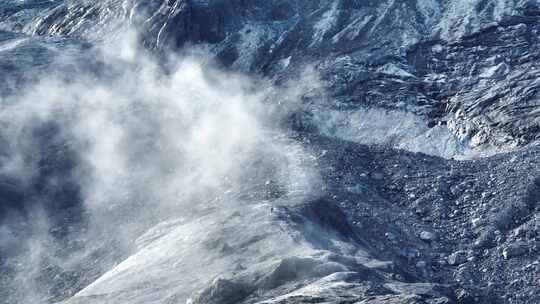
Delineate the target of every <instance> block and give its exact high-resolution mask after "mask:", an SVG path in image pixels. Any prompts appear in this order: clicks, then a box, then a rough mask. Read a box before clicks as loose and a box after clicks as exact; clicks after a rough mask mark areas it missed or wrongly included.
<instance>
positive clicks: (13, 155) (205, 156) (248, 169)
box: [0, 33, 320, 303]
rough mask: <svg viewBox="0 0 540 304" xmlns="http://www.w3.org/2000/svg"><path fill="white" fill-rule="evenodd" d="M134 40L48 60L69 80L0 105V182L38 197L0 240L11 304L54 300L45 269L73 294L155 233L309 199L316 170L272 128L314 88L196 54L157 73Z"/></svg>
mask: <svg viewBox="0 0 540 304" xmlns="http://www.w3.org/2000/svg"><path fill="white" fill-rule="evenodd" d="M137 41H138V39H137V35H136V34H134V33H127V34H125V37H124V38H123V39H122V41H121V43H118V42H116V43H114V44H108V45H103V46H101V47H99V48H97V49H95V50H93V52H95V54H96V62H95V63H94V62H89V63H88V64H87V65H81V64H80V63H77V62H76V61H73V62H71V60H72V59H71V58H69V57H64V58H60V59H59V60H61V62H60V64H59V65H61V66H62V67H66V66H68V67H69V72H66V71H65V70H61V69H58V70H54V71H51V72H50V73H48V74H47V75H46V76H44V77H41V78H40V79H39V80H38V81H37V82H36V83H32V84H30V85H27V87H25V89H24V90H22V91H21V92H23V93H19V94H17V95H16V96H9V97H5V98H4V100H2V101H1V102H2V104H3V105H4V106H3V108H2V109H1V110H0V125H2V129H1V130H0V139H1V141H2V143H3V146H4V147H5V151H6V152H5V153H3V154H2V155H1V156H0V157H1V158H0V174H1V175H2V176H6V177H9V178H10V179H12V180H13V181H14V182H15V183H18V184H21V185H25V187H26V189H38V190H36V191H32V193H31V194H30V195H28V196H29V197H31V201H32V203H30V204H26V205H25V206H24V208H22V209H23V211H21V212H13V213H10V214H9V215H8V216H6V218H5V220H4V221H3V222H2V226H1V227H0V233H1V234H2V237H1V238H0V240H1V241H0V250H2V251H5V252H8V250H11V249H12V248H17V249H16V250H13V252H12V253H10V254H9V256H10V257H11V258H10V259H11V260H10V261H12V262H11V264H10V265H14V266H13V267H12V269H13V271H14V273H15V274H14V281H13V282H14V283H13V284H12V285H13V286H12V288H14V289H15V290H16V292H15V293H14V294H17V296H18V297H19V298H18V299H17V300H19V301H20V302H22V303H40V302H49V301H51V300H55V301H56V300H60V299H62V298H64V297H65V296H67V295H58V294H55V288H56V287H55V286H54V282H51V281H50V280H49V278H48V277H47V276H46V275H44V274H43V272H44V269H45V272H46V269H47V267H53V268H57V269H60V272H61V273H69V272H70V271H72V272H76V273H77V275H76V276H77V279H76V280H74V281H77V282H78V283H77V284H75V285H74V286H73V288H72V291H78V290H79V289H81V288H82V287H84V286H86V285H87V284H88V283H90V282H91V281H92V280H94V279H96V278H97V277H98V276H99V275H100V274H102V273H104V272H105V271H106V270H108V269H110V268H111V267H113V266H114V265H115V264H116V263H117V262H119V261H120V260H121V259H123V258H125V257H126V256H128V255H129V254H130V253H131V252H132V251H133V250H134V248H135V247H136V244H135V242H134V240H135V239H136V238H137V237H139V236H140V235H142V234H143V233H144V232H146V231H147V230H148V229H150V228H151V227H152V226H154V225H156V224H157V223H160V222H164V221H167V220H175V219H179V218H197V217H199V216H201V214H208V212H212V214H215V216H217V217H219V216H220V214H221V212H222V211H220V210H228V209H231V208H233V207H234V208H237V207H241V206H242V204H248V203H249V201H253V199H254V198H255V199H257V200H259V201H263V202H268V203H269V204H271V202H272V200H273V199H276V198H279V197H284V196H294V195H307V194H309V195H317V192H318V191H319V190H320V189H318V187H319V186H318V182H317V181H318V179H319V178H318V176H317V173H316V170H315V168H316V159H315V158H314V157H313V156H312V155H310V154H309V152H308V151H305V150H304V148H303V146H302V144H301V143H298V142H296V141H295V140H293V139H291V137H290V136H289V134H288V131H286V127H285V125H286V123H287V119H288V117H289V116H290V115H291V114H292V113H294V111H297V110H298V109H299V107H300V106H301V96H302V94H305V93H306V92H308V91H309V90H311V89H313V88H315V87H316V86H317V83H316V77H314V76H313V75H311V74H306V75H303V77H302V79H299V80H298V81H297V82H294V83H288V84H285V85H283V86H281V87H276V86H274V85H273V84H272V83H271V82H270V81H268V80H265V79H260V78H253V77H248V76H246V75H241V74H238V73H233V72H230V71H225V70H224V69H223V68H219V67H217V66H216V65H215V64H214V63H212V60H210V59H208V57H207V56H205V55H204V54H201V53H197V54H195V53H193V52H191V53H189V52H188V53H187V54H188V55H184V56H181V57H179V56H173V55H169V56H166V60H163V59H160V60H157V59H156V58H155V57H153V56H151V55H149V54H147V53H146V52H145V51H144V50H143V49H141V48H139V47H138V44H137ZM163 62H166V64H164V63H163ZM96 66H97V67H99V68H96ZM306 73H308V72H306ZM309 73H311V72H309ZM247 194H248V195H247ZM223 197H228V198H232V199H227V200H224V199H223ZM231 204H234V205H236V206H232V205H231ZM56 211H58V212H59V213H60V212H65V214H64V213H62V214H55V212H56ZM59 218H60V219H59ZM21 222H24V223H25V224H24V225H23V226H24V228H23V229H20V230H21V231H24V233H25V237H24V241H23V242H20V241H17V244H16V246H15V245H14V242H15V240H16V239H22V238H21V233H22V232H20V231H17V230H19V228H18V227H19V226H20V225H21ZM207 229H208V230H209V231H213V230H212V229H214V228H213V227H208V228H207ZM214 232H215V233H216V234H219V231H218V230H217V229H216V230H215V231H214ZM10 248H11V249H10ZM98 253H99V254H98ZM201 254H203V253H201ZM94 255H95V256H99V258H97V259H96V261H95V262H94V263H93V264H91V265H90V267H88V266H84V267H83V266H81V265H85V264H88V260H91V259H93V256H94ZM8 264H9V263H8ZM44 265H45V266H44ZM81 267H83V268H84V269H83V271H80V268H81ZM81 273H82V275H81ZM56 279H57V278H56Z"/></svg>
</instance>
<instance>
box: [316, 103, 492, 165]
mask: <svg viewBox="0 0 540 304" xmlns="http://www.w3.org/2000/svg"><path fill="white" fill-rule="evenodd" d="M313 112H314V118H313V119H314V123H315V124H316V125H317V127H318V128H319V132H320V133H321V134H323V135H325V136H331V137H337V138H340V139H344V140H349V141H354V142H357V143H361V144H368V145H373V144H375V145H389V146H392V147H394V148H398V149H403V150H407V151H411V152H420V153H425V154H428V155H434V156H439V157H444V158H456V159H470V158H475V157H484V156H489V155H493V154H495V153H497V151H499V150H496V149H491V148H490V147H482V149H477V148H476V147H475V146H474V145H473V144H472V143H471V140H470V137H469V133H468V132H467V131H466V130H465V129H463V132H462V133H460V132H459V130H461V128H465V126H464V125H463V126H462V125H456V124H453V123H452V122H453V121H454V120H450V122H449V126H445V125H437V126H434V127H432V128H429V127H428V126H427V125H426V122H425V119H424V118H422V117H420V116H416V115H415V114H413V113H409V112H403V111H398V110H384V109H376V108H372V109H364V108H360V109H357V110H350V111H343V110H339V111H338V110H334V109H328V108H325V107H320V108H317V109H314V110H313ZM456 134H457V135H456ZM499 152H500V151H499Z"/></svg>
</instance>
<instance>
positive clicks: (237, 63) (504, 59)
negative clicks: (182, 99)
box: [0, 0, 540, 304]
mask: <svg viewBox="0 0 540 304" xmlns="http://www.w3.org/2000/svg"><path fill="white" fill-rule="evenodd" d="M130 30H133V31H136V32H137V33H138V34H139V36H138V37H136V39H137V43H139V44H140V45H142V46H144V48H145V49H146V50H148V51H149V52H151V53H152V54H155V55H156V57H158V58H160V59H162V61H163V62H167V56H169V55H170V54H171V53H173V54H177V55H178V54H181V55H185V54H200V53H204V54H207V55H210V56H211V57H212V59H214V60H215V61H217V62H218V63H219V64H220V65H221V66H222V67H223V69H224V70H234V71H241V72H243V73H246V74H250V75H256V76H257V77H264V78H266V79H269V80H270V81H269V82H271V83H272V84H274V85H276V86H284V87H286V86H287V85H288V83H289V82H290V81H291V80H294V79H298V78H301V79H303V80H304V83H305V84H306V87H307V88H308V89H307V90H306V92H302V94H301V98H300V100H301V104H300V105H295V108H294V111H293V112H292V113H289V114H288V116H287V117H286V124H285V126H284V127H283V128H285V129H286V130H285V132H284V133H285V134H286V137H287V138H289V139H291V140H294V141H295V142H297V143H298V144H299V145H300V146H301V147H302V149H304V150H306V151H309V153H310V154H309V155H308V156H306V157H305V158H301V159H300V160H299V161H300V162H301V163H309V164H311V163H312V162H313V163H316V165H313V166H314V167H315V169H316V170H317V174H318V175H320V179H321V180H320V185H319V184H316V188H317V191H316V192H317V193H314V192H313V190H309V191H308V190H305V189H304V190H302V191H297V192H290V191H289V192H287V191H286V190H284V189H283V188H284V186H283V185H282V184H280V183H279V182H277V181H276V178H275V177H276V175H278V174H277V173H276V172H275V171H276V169H275V167H277V166H273V165H272V163H280V162H284V160H282V159H279V158H278V159H275V158H273V157H268V159H269V160H268V161H263V160H260V159H258V160H257V161H255V162H253V163H249V164H246V165H245V167H246V168H247V169H246V170H247V171H248V172H249V174H246V176H245V187H244V188H242V189H234V191H232V192H226V193H224V194H223V195H222V196H219V197H218V198H216V200H217V201H219V202H220V203H221V204H223V205H226V206H230V208H229V209H228V210H224V211H223V210H221V209H220V211H219V212H218V211H216V210H215V209H216V208H214V207H213V206H212V205H208V206H207V205H204V204H203V206H205V207H204V208H203V207H201V210H197V212H193V214H190V215H191V216H192V218H189V216H186V218H182V219H181V220H178V219H176V220H170V219H169V220H168V221H164V222H160V221H157V222H152V221H150V220H149V222H148V223H145V225H146V226H144V229H141V230H142V231H138V230H137V231H131V232H130V234H129V238H128V240H125V238H126V237H125V236H124V235H118V236H116V235H115V236H114V237H111V238H109V237H107V238H105V237H103V240H102V236H105V235H106V234H107V232H106V231H101V232H100V233H103V234H102V235H100V234H98V235H91V236H87V235H85V238H80V237H79V236H80V235H84V233H83V234H79V232H81V231H85V229H88V224H87V223H86V222H85V215H86V213H87V212H88V210H86V207H85V206H84V205H83V204H82V202H81V198H80V196H81V192H84V190H85V189H80V188H79V187H80V185H79V184H77V183H74V182H73V179H77V178H80V176H81V171H80V168H78V167H77V166H76V165H75V164H77V163H78V162H80V159H79V158H81V157H84V155H82V156H81V155H76V153H74V152H73V151H72V150H70V147H73V143H72V142H71V141H72V139H71V138H69V136H68V137H66V136H65V134H64V133H63V132H62V130H58V127H57V126H54V125H45V126H44V127H42V128H38V130H37V131H34V130H30V131H28V130H26V131H25V130H23V131H21V134H27V133H30V134H31V138H32V139H33V141H35V142H36V147H39V149H37V148H36V149H35V151H36V152H35V154H37V155H38V156H35V155H34V156H32V157H37V160H33V159H31V160H33V161H36V163H37V164H38V166H37V168H38V169H37V170H36V172H33V173H32V175H31V176H30V177H29V178H28V179H25V180H23V181H21V180H20V179H18V178H15V177H13V176H12V175H13V174H12V173H13V172H10V171H4V170H2V171H0V221H2V222H1V223H2V225H0V228H2V227H8V228H9V229H3V228H2V229H0V303H23V302H22V301H24V300H23V299H25V300H26V301H27V300H28V298H27V297H26V295H24V294H21V293H20V291H19V290H17V289H16V288H15V287H16V285H17V284H19V283H20V282H21V280H22V281H24V279H25V278H21V277H20V276H17V272H18V271H20V269H21V268H24V263H25V260H24V258H20V257H22V256H24V257H27V256H34V255H32V254H28V252H25V250H27V248H20V247H19V246H18V245H17V242H18V241H17V240H20V239H24V238H27V237H29V236H31V235H34V234H35V233H36V231H34V230H33V229H34V228H28V227H30V225H27V224H26V223H29V222H31V221H33V220H35V218H33V215H32V214H30V213H29V212H27V211H28V210H29V209H31V208H32V206H34V205H36V204H37V205H39V206H40V208H41V209H43V210H44V211H43V212H44V213H45V214H47V216H46V218H47V219H48V220H50V222H51V223H50V230H51V231H47V232H46V233H44V234H45V235H47V237H48V238H51V239H54V241H55V242H57V243H59V244H63V245H65V246H64V247H62V248H65V250H59V251H58V252H55V253H54V254H48V255H47V259H43V261H42V262H41V264H40V267H39V269H32V270H31V271H32V274H33V276H32V280H35V281H36V282H33V283H37V284H40V285H39V286H41V287H42V289H43V290H46V292H44V294H47V297H41V296H40V297H39V299H34V300H35V301H36V303H38V302H39V301H41V302H44V303H54V302H59V301H64V302H62V303H69V304H73V303H81V304H91V303H96V304H97V303H100V304H101V303H115V304H121V303H129V304H134V303H171V304H172V303H186V302H187V303H194V304H195V303H197V304H198V303H201V304H202V303H207V304H210V303H215V304H229V303H231V304H232V303H246V304H247V303H260V304H262V303H265V304H266V303H268V304H270V303H315V302H317V303H319V302H320V303H381V304H382V303H501V304H502V303H537V302H540V285H539V282H540V281H539V279H540V278H539V277H538V273H539V272H540V265H539V262H538V256H539V254H540V222H539V217H540V209H539V208H540V207H539V205H538V201H539V200H540V182H539V180H540V179H539V177H538V170H539V166H540V157H539V154H538V153H539V152H540V150H539V148H538V146H537V144H538V143H539V139H540V138H539V137H540V127H539V126H540V120H539V115H538V113H539V110H538V109H539V106H540V95H539V94H540V93H539V89H540V2H539V1H537V0H455V1H449V0H403V1H395V0H378V1H367V0H366V1H352V0H339V1H337V0H336V1H324V0H319V1H309V0H297V1H284V0H267V1H259V0H253V1H245V0H230V1H224V0H215V1H213V0H209V1H205V0H159V1H158V0H104V1H84V0H80V1H75V0H73V1H70V0H66V1H61V0H54V1H38V0H27V1H4V2H3V3H0V81H1V83H0V97H2V99H1V101H2V103H3V104H4V103H5V104H9V103H10V102H13V100H16V96H17V95H19V93H18V90H19V89H20V88H25V87H27V86H28V85H29V83H33V82H35V81H38V80H40V79H43V78H44V77H45V78H46V77H47V75H48V74H49V73H51V71H55V72H58V71H61V74H62V75H64V77H65V78H66V80H67V81H69V80H70V78H73V77H75V78H76V77H77V75H78V73H79V72H80V71H81V70H84V71H85V75H86V74H89V75H91V76H92V77H97V78H99V77H106V76H107V77H108V76H110V75H116V74H115V73H118V71H117V70H115V69H114V68H108V67H107V68H102V65H103V62H102V61H103V60H101V59H100V56H102V54H100V53H99V52H98V51H96V50H95V48H94V46H96V45H102V44H105V45H115V43H118V41H120V40H122V39H124V38H125V37H126V36H128V34H127V33H128V32H129V31H130ZM164 65H166V63H164ZM118 69H120V68H118ZM88 70H90V72H88ZM179 94H180V93H179ZM269 99H270V102H271V103H280V104H281V103H287V102H289V101H290V100H288V99H286V98H280V96H277V97H276V98H275V99H277V100H273V99H272V98H269ZM2 117H4V116H2ZM137 117H139V116H137ZM143 123H144V122H141V125H142V124H143ZM0 124H2V126H4V124H7V121H0ZM144 132H145V131H144V130H143V131H141V136H140V137H141V138H145V137H144V136H147V134H146V133H144ZM0 134H2V135H3V133H0ZM107 135H108V134H107ZM137 138H138V137H137ZM150 142H151V141H150ZM0 143H2V145H1V146H2V147H1V148H0V149H1V151H0V163H1V164H2V168H3V167H4V165H5V164H4V159H7V156H8V155H10V154H12V153H14V152H13V151H12V150H13V147H11V146H9V145H8V144H4V138H3V137H2V136H0ZM138 144H139V145H142V146H144V145H145V144H144V143H143V144H141V143H138ZM32 155H33V154H32ZM261 155H263V153H261ZM144 156H145V155H138V157H141V158H144ZM263 156H264V155H263ZM30 158H31V157H30ZM261 158H264V157H262V156H261ZM460 158H464V159H468V160H461V161H458V160H456V159H460ZM26 161H28V160H26ZM226 161H228V160H225V162H226ZM269 163H270V164H269ZM163 167H166V166H163ZM263 167H264V168H263ZM160 169H163V168H160ZM165 169H167V168H165ZM165 169H163V170H165ZM83 173H84V172H83ZM291 184H294V185H296V184H295V181H291ZM261 189H263V190H261ZM268 189H270V190H268ZM261 192H263V193H262V194H261ZM231 193H232V194H231ZM291 193H292V194H291ZM137 199H139V198H138V197H137ZM141 199H146V198H145V197H143V198H141ZM131 211H133V210H131ZM126 212H127V213H128V214H129V216H126V219H125V220H126V221H129V220H133V218H130V216H132V215H133V214H135V213H136V212H133V213H129V212H128V211H126ZM171 213H172V212H171ZM172 214H174V213H172ZM44 225H45V224H44ZM32 227H34V226H32ZM37 227H38V228H39V227H40V226H39V225H38V226H37ZM47 227H49V226H48V225H47ZM38 230H39V229H38ZM13 231H15V233H14V232H13ZM74 231H75V232H74ZM75 236H77V237H75ZM86 236H87V237H88V238H87V239H86ZM131 238H133V239H131ZM96 240H100V241H101V240H102V242H97V241H96ZM120 240H121V241H125V242H127V243H129V246H127V249H126V246H120V245H119V244H118V243H119V242H120ZM135 240H136V241H135ZM86 247H88V248H89V249H88V250H87V251H85V252H88V256H85V257H83V258H82V259H79V260H77V262H76V263H75V262H73V263H67V264H66V265H68V266H65V267H64V268H62V267H57V266H56V265H57V264H56V263H55V259H65V260H69V257H70V254H71V253H72V252H76V251H78V250H80V249H81V248H86ZM119 247H122V248H119ZM31 248H32V249H35V250H36V254H35V255H39V254H40V253H41V252H42V251H46V250H47V248H42V247H40V246H36V247H31ZM186 261H189V262H186ZM28 271H30V270H28ZM2 301H3V302H2Z"/></svg>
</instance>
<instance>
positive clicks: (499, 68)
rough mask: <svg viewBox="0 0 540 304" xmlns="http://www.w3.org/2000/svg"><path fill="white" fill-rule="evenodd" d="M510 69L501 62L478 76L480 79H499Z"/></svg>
mask: <svg viewBox="0 0 540 304" xmlns="http://www.w3.org/2000/svg"><path fill="white" fill-rule="evenodd" d="M509 70H510V68H509V67H508V65H507V64H506V63H504V62H501V63H499V64H497V65H494V66H491V67H488V68H485V69H484V70H483V71H482V73H481V74H480V78H494V77H501V76H504V75H506V74H507V73H508V72H509Z"/></svg>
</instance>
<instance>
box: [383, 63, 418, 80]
mask: <svg viewBox="0 0 540 304" xmlns="http://www.w3.org/2000/svg"><path fill="white" fill-rule="evenodd" d="M377 72H379V73H383V74H387V75H393V76H398V77H415V76H414V75H413V74H411V73H409V72H407V71H405V70H404V69H402V68H400V67H398V66H397V65H395V64H393V63H387V64H385V65H383V66H382V67H380V68H379V69H377Z"/></svg>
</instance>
